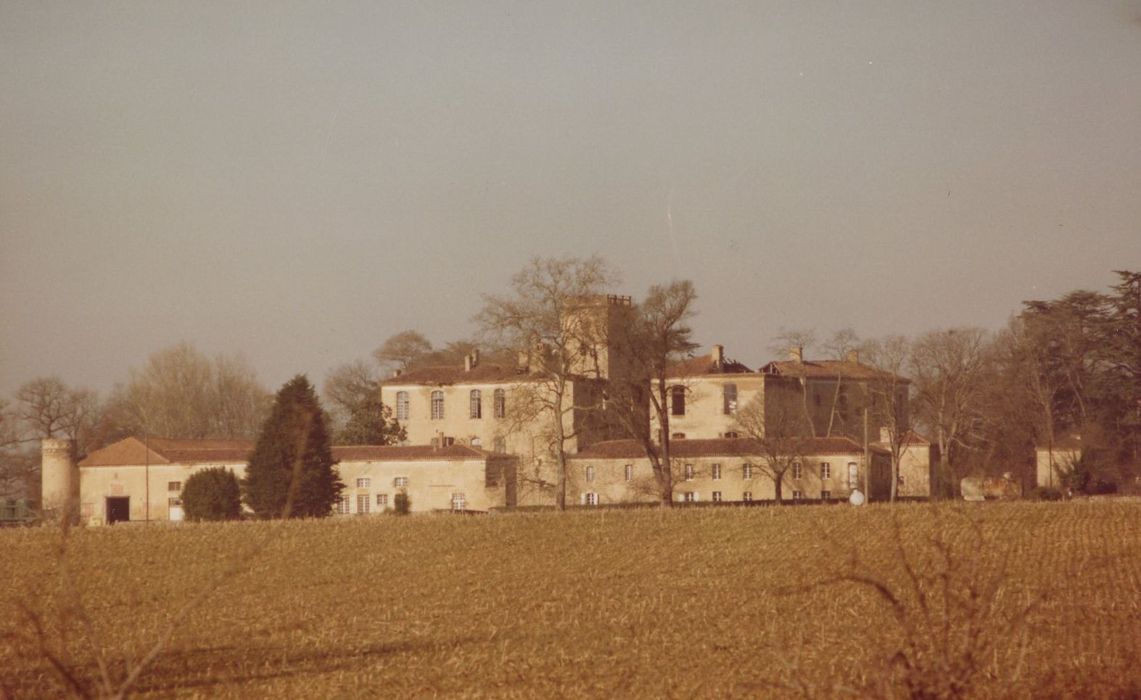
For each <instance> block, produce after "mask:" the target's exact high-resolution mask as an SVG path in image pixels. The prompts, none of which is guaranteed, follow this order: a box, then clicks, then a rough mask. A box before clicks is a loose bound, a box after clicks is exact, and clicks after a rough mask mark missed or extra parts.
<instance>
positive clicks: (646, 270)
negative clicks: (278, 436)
mask: <svg viewBox="0 0 1141 700" xmlns="http://www.w3.org/2000/svg"><path fill="white" fill-rule="evenodd" d="M616 5H619V6H620V7H616ZM0 243H2V248H0V332H2V337H0V393H2V394H4V395H7V394H9V393H10V392H11V391H12V389H13V388H14V387H16V386H18V385H19V384H20V383H22V382H24V381H26V380H28V379H30V378H32V377H34V376H37V375H45V374H58V375H60V376H61V377H62V378H63V379H64V380H65V381H67V382H69V383H71V384H75V385H83V386H89V387H92V388H95V389H99V390H106V389H109V388H110V387H111V386H112V385H113V384H114V383H115V382H117V381H123V380H125V379H126V377H127V372H128V369H129V368H130V367H132V366H140V365H141V364H142V363H143V362H144V361H145V360H146V357H147V356H148V355H149V354H151V353H152V352H154V351H156V350H159V349H161V348H164V347H167V346H169V345H172V344H174V343H176V342H178V341H180V340H184V339H185V340H191V341H193V342H194V343H195V344H196V345H197V346H198V347H199V348H200V349H201V350H203V351H205V352H207V353H210V354H213V353H216V352H227V353H241V354H243V355H244V356H245V357H246V358H247V359H248V360H250V361H251V362H252V363H253V364H254V365H255V366H256V367H257V369H258V372H259V375H260V377H261V379H262V380H263V381H264V382H265V383H266V384H267V385H268V386H269V387H270V388H276V387H277V386H278V385H280V384H281V383H282V382H283V381H285V380H286V379H288V378H289V377H290V376H291V375H292V374H294V373H296V372H307V373H309V375H310V377H311V378H312V379H314V380H315V381H317V382H320V381H321V380H322V379H323V378H324V376H325V374H326V372H327V371H328V370H329V369H330V368H332V367H334V366H336V365H337V364H340V363H342V362H345V361H349V360H353V359H357V358H362V357H366V356H367V355H368V354H369V353H370V352H371V351H372V350H373V349H374V348H375V347H376V346H377V345H379V344H380V343H381V342H382V341H383V340H384V339H385V338H386V337H388V336H389V335H391V334H393V333H395V332H397V331H401V330H404V329H407V328H414V329H418V330H420V331H422V332H423V333H425V334H426V335H427V336H428V337H429V338H431V339H432V340H433V341H435V342H437V343H441V344H442V343H443V342H445V341H447V340H453V339H457V338H460V337H464V336H468V335H470V334H471V333H472V332H473V331H474V325H473V323H472V321H471V317H472V315H473V314H474V313H475V312H476V311H477V310H478V308H479V306H480V295H481V294H483V293H487V292H499V291H503V290H504V289H505V287H506V284H507V282H508V280H509V278H510V276H511V275H512V274H513V273H514V272H515V271H517V270H518V269H520V268H521V267H522V266H523V265H524V264H525V263H526V262H527V260H528V259H530V258H531V257H533V256H550V255H589V254H594V253H597V254H600V255H602V256H604V257H605V258H607V259H608V260H609V261H610V262H611V263H613V264H614V266H615V267H617V268H618V269H620V270H621V272H622V275H623V280H622V284H621V285H620V286H619V287H618V288H617V289H616V290H615V291H617V292H622V293H628V294H633V295H634V296H636V297H638V296H641V295H642V294H643V293H644V291H645V289H646V288H647V287H648V286H649V285H650V284H652V283H655V282H663V281H668V280H669V279H671V278H674V277H688V278H691V279H692V280H693V281H694V283H695V284H696V286H697V290H698V293H699V295H700V304H699V316H698V317H697V319H696V323H695V328H696V330H697V332H698V333H697V335H698V340H699V341H700V342H701V343H702V344H703V345H705V346H706V347H707V346H708V345H710V344H712V343H722V344H724V345H726V352H727V354H729V355H730V356H732V357H735V358H737V359H739V360H741V361H744V362H746V363H747V364H750V365H753V366H755V365H758V364H760V363H761V362H762V361H764V360H767V359H771V354H770V352H769V351H768V350H767V346H768V345H769V344H770V340H771V338H772V337H773V336H774V335H775V334H777V333H778V332H779V331H780V329H781V328H782V327H786V328H794V327H815V328H817V329H818V330H819V331H820V332H822V333H827V332H829V331H831V330H834V329H836V328H840V327H844V326H852V327H853V328H855V329H856V330H857V331H858V332H860V333H861V334H862V335H866V336H875V335H882V334H886V333H906V334H912V333H917V332H921V331H924V330H928V329H931V328H936V327H947V326H951V325H963V324H974V325H982V326H986V327H998V326H1000V325H1001V324H1003V323H1004V322H1005V320H1006V318H1007V317H1008V316H1009V315H1010V314H1011V313H1012V312H1014V311H1016V310H1017V309H1018V306H1019V303H1020V302H1021V301H1022V300H1024V299H1028V298H1051V297H1055V296H1057V295H1059V294H1061V293H1064V292H1066V291H1068V290H1070V289H1074V288H1079V287H1085V288H1096V289H1103V288H1105V286H1106V285H1108V284H1109V283H1111V282H1112V281H1113V276H1112V273H1111V270H1113V269H1122V268H1126V269H1134V270H1135V269H1138V268H1141V3H1139V2H1137V1H1132V2H1125V1H1123V0H1112V1H1111V0H1104V1H1100V0H1033V1H1028V2H1015V1H1013V0H982V1H978V2H971V1H966V0H955V1H954V2H945V1H940V2H916V1H915V0H906V1H899V2H885V1H882V0H877V1H875V2H866V3H857V2H815V1H806V0H793V1H789V2H760V1H758V2H747V3H709V2H693V3H666V2H644V3H613V2H609V1H606V2H598V3H593V4H591V3H587V2H581V1H578V0H576V1H575V2H568V3H560V4H556V3H537V2H521V3H517V4H514V3H486V2H478V3H475V2H454V3H427V2H415V3H400V4H396V3H377V2H360V3H349V2H332V3H325V2H321V3H318V2H310V3H286V2H278V1H275V2H260V3H245V4H240V3H232V2H202V1H199V0H194V1H186V2H150V1H146V2H144V1H142V0H140V1H139V2H129V3H116V2H88V3H77V2H71V1H68V2H59V3H56V2H45V1H44V0H30V1H28V2H14V1H13V0H0Z"/></svg>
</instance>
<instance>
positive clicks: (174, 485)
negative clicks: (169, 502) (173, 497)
mask: <svg viewBox="0 0 1141 700" xmlns="http://www.w3.org/2000/svg"><path fill="white" fill-rule="evenodd" d="M166 490H167V491H174V492H178V491H181V490H182V482H181V481H168V482H166Z"/></svg>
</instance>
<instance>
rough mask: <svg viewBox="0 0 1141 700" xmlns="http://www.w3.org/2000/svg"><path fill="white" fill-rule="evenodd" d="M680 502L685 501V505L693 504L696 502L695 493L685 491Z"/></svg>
mask: <svg viewBox="0 0 1141 700" xmlns="http://www.w3.org/2000/svg"><path fill="white" fill-rule="evenodd" d="M681 500H683V501H685V502H686V503H695V502H696V501H697V493H695V492H694V491H686V492H684V493H682V495H681Z"/></svg>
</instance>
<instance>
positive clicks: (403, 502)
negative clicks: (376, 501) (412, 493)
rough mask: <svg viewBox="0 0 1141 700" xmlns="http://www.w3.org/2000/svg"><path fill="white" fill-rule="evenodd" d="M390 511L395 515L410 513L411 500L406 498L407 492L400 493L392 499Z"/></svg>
mask: <svg viewBox="0 0 1141 700" xmlns="http://www.w3.org/2000/svg"><path fill="white" fill-rule="evenodd" d="M392 510H393V511H394V512H395V513H396V514H397V515H408V514H409V513H411V512H412V499H411V498H409V497H408V492H407V491H400V492H399V493H397V494H396V496H395V497H394V498H393V499H392Z"/></svg>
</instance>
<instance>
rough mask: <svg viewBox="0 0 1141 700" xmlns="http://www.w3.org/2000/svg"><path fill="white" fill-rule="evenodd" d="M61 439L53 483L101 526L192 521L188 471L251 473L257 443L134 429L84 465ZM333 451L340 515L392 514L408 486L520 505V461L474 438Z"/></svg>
mask: <svg viewBox="0 0 1141 700" xmlns="http://www.w3.org/2000/svg"><path fill="white" fill-rule="evenodd" d="M49 442H50V443H51V445H50V446H49V445H48V444H47V443H49ZM60 442H62V441H59V440H52V441H45V460H44V467H45V480H44V484H45V491H46V490H47V489H48V488H49V485H50V487H51V488H52V489H53V494H56V495H54V496H53V497H54V498H55V499H56V500H57V501H59V502H60V504H61V507H62V503H63V501H64V500H66V498H67V492H68V491H69V490H72V489H73V490H74V491H73V497H74V498H75V500H76V502H77V503H78V504H79V509H78V510H79V512H78V516H79V521H80V522H82V523H85V524H91V525H100V524H112V523H117V522H146V521H179V520H182V519H183V517H184V512H183V505H182V487H183V485H185V483H186V480H187V479H188V478H189V477H190V476H191V475H192V474H194V473H195V472H198V471H201V470H203V469H206V468H208V467H223V468H225V469H228V470H230V471H231V472H233V473H234V474H235V476H237V477H238V478H241V477H243V476H244V475H245V471H246V464H247V461H248V459H249V455H250V453H251V452H252V451H253V447H254V445H253V443H252V442H248V441H240V440H167V439H161V438H150V439H149V440H139V439H138V438H134V437H129V438H125V439H123V440H120V441H119V442H116V443H113V444H111V445H108V446H107V447H105V448H103V449H101V450H96V451H95V452H92V453H91V454H89V455H88V456H87V457H85V458H84V459H83V460H82V461H81V462H79V463H78V464H76V463H75V462H74V460H71V461H68V460H67V459H66V458H64V457H61V452H62V449H63V447H64V446H61V445H60V444H58V443H60ZM49 447H50V448H51V449H52V450H54V452H53V453H52V454H51V455H50V458H49V456H48V454H47V450H48V448H49ZM332 452H333V457H334V459H336V460H338V464H337V466H336V469H337V471H338V473H339V475H340V478H341V481H342V483H344V485H345V488H344V491H343V492H342V497H341V501H340V502H339V503H338V504H336V506H335V508H334V511H335V512H336V513H339V514H345V515H349V514H352V515H366V514H376V513H383V512H384V511H386V510H389V509H391V508H392V507H393V506H394V504H395V498H396V494H397V493H400V492H404V493H406V494H407V495H408V497H409V500H410V503H411V510H412V512H427V511H438V510H460V511H486V510H490V509H493V508H504V507H508V506H512V505H515V483H516V478H515V473H514V470H515V460H514V459H513V458H511V457H509V456H507V455H498V454H492V453H489V452H486V451H484V450H481V449H478V448H474V447H470V446H464V445H449V446H442V447H433V446H430V445H419V446H376V445H364V446H348V447H333V448H332Z"/></svg>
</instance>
